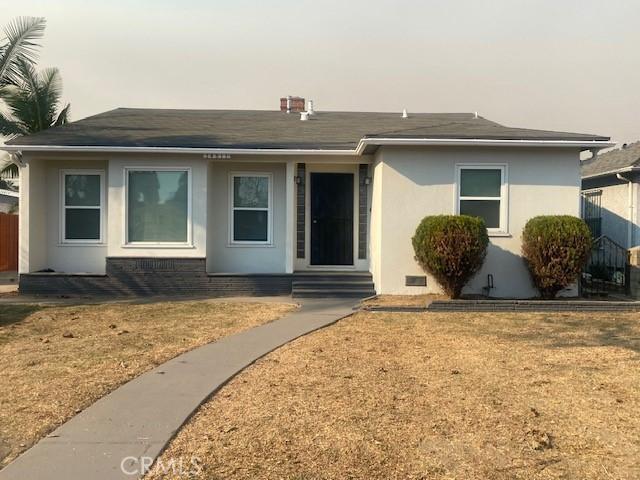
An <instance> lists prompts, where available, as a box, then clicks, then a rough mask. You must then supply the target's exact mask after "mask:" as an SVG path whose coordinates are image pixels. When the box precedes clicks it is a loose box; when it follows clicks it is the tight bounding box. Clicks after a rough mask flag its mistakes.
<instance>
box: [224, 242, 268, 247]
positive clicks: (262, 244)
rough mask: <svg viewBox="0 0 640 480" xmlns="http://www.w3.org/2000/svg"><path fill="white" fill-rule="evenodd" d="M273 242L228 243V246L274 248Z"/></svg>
mask: <svg viewBox="0 0 640 480" xmlns="http://www.w3.org/2000/svg"><path fill="white" fill-rule="evenodd" d="M274 247H275V245H274V244H273V243H227V248H274Z"/></svg>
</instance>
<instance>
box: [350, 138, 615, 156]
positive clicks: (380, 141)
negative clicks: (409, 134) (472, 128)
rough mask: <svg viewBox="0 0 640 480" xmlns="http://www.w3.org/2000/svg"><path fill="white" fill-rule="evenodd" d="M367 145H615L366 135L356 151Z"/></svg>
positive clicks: (605, 142)
mask: <svg viewBox="0 0 640 480" xmlns="http://www.w3.org/2000/svg"><path fill="white" fill-rule="evenodd" d="M368 145H375V146H384V145H395V146H402V145H405V146H421V145H431V146H435V145H442V146H485V147H504V146H510V147H572V148H580V149H582V150H591V149H602V148H609V147H613V146H615V145H616V143H615V142H611V141H610V140H527V139H519V140H517V139H510V140H507V139H502V140H501V139H485V138H393V137H390V138H380V137H366V138H363V139H361V140H360V143H359V144H358V148H356V152H358V154H360V152H362V151H364V149H365V148H366V147H367V146H368Z"/></svg>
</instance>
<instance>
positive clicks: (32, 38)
mask: <svg viewBox="0 0 640 480" xmlns="http://www.w3.org/2000/svg"><path fill="white" fill-rule="evenodd" d="M45 26H46V20H45V19H44V18H42V17H18V18H16V19H14V20H13V21H12V22H10V23H9V25H7V26H6V27H5V29H4V32H5V43H4V44H3V45H2V47H1V49H0V85H6V84H9V83H13V84H17V83H18V82H19V81H20V69H19V63H20V62H27V63H30V64H33V63H34V62H35V60H36V58H37V53H38V51H37V50H38V47H39V46H40V45H39V44H38V43H37V40H38V39H40V38H42V36H43V35H44V29H45Z"/></svg>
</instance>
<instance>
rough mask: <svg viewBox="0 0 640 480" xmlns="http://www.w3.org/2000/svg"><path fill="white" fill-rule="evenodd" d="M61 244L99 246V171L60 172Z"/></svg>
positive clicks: (101, 196)
mask: <svg viewBox="0 0 640 480" xmlns="http://www.w3.org/2000/svg"><path fill="white" fill-rule="evenodd" d="M60 191H61V203H62V218H61V222H60V223H61V229H60V232H61V235H60V236H61V241H62V243H70V244H73V243H102V241H103V214H102V211H103V207H104V172H102V171H101V170H62V171H61V172H60Z"/></svg>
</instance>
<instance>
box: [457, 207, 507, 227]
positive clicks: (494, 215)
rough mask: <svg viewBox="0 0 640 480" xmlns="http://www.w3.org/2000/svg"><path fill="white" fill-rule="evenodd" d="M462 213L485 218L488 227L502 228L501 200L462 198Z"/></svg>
mask: <svg viewBox="0 0 640 480" xmlns="http://www.w3.org/2000/svg"><path fill="white" fill-rule="evenodd" d="M460 214H461V215H470V216H472V217H481V218H484V221H485V222H486V224H487V228H500V200H460Z"/></svg>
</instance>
